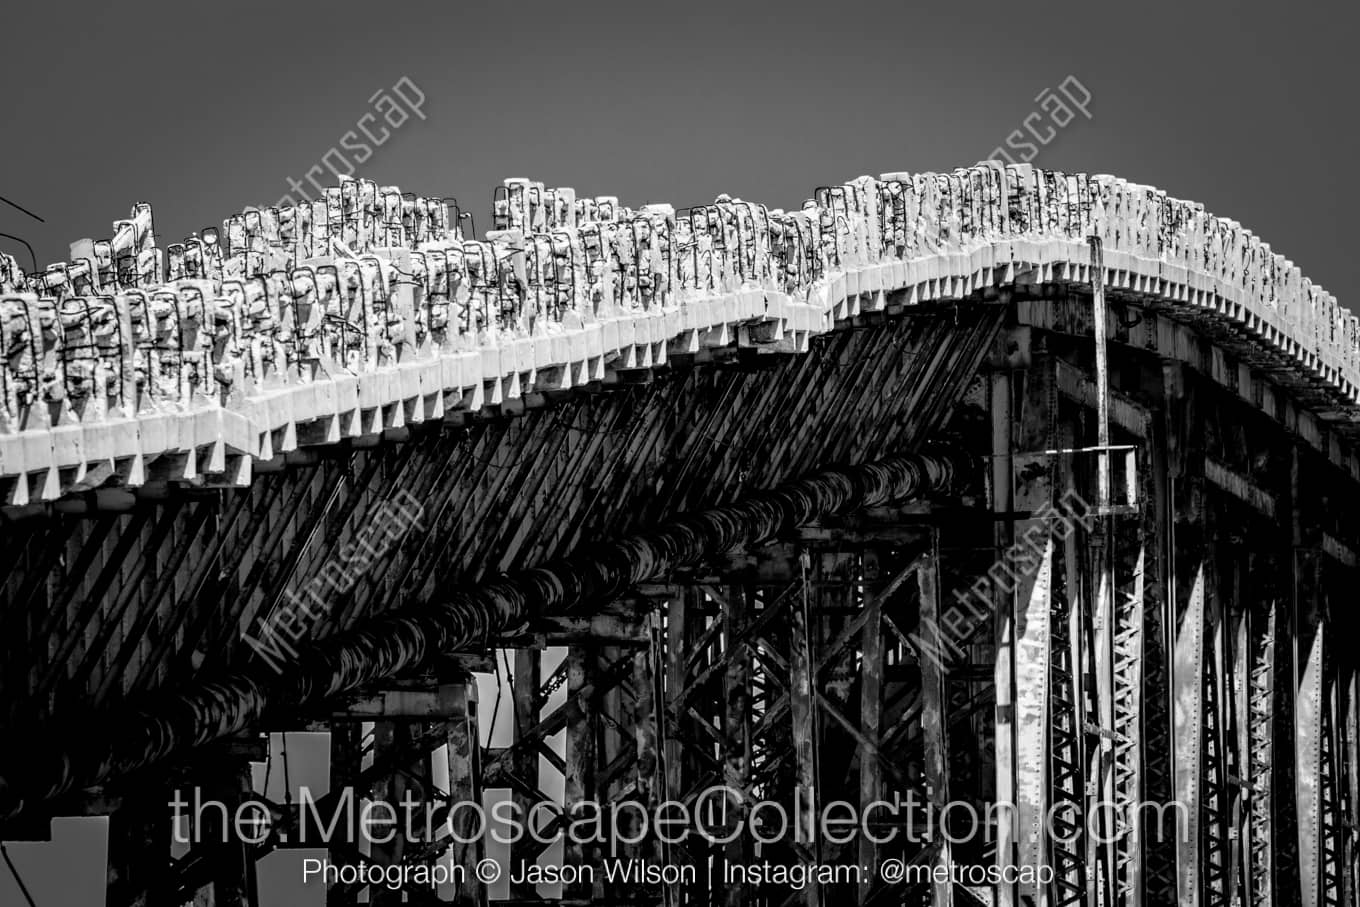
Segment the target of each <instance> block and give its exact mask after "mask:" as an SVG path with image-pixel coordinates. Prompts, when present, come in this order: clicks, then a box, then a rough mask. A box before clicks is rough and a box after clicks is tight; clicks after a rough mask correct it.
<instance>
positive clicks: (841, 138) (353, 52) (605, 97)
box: [0, 0, 1360, 302]
mask: <svg viewBox="0 0 1360 907" xmlns="http://www.w3.org/2000/svg"><path fill="white" fill-rule="evenodd" d="M1343 6H1344V5H1343V4H1341V3H1329V4H1318V5H1312V4H1309V3H1290V4H1279V3H1269V4H1267V3H1260V2H1236V3H1231V4H1227V3H1223V4H1220V3H1210V2H1200V0H1197V2H1193V3H1190V2H1180V3H1175V4H1165V5H1163V4H1160V3H1155V2H1140V3H1128V4H1120V5H1115V4H1110V3H1086V4H1076V3H1061V4H1059V3H1037V2H1036V3H1027V4H1019V3H1005V4H997V3H991V2H970V3H966V4H963V3H960V4H912V3H904V2H902V0H894V2H873V3H855V2H845V0H842V2H834V3H809V2H806V0H785V2H781V3H777V4H761V3H752V2H733V0H728V2H725V3H718V4H709V3H701V2H672V3H665V4H655V3H637V2H630V3H621V2H613V0H607V2H600V0H580V2H570V3H553V4H548V3H536V2H519V3H516V4H513V5H511V4H498V3H477V4H471V3H450V2H448V0H440V2H435V3H412V2H390V3H383V4H373V3H364V4H361V3H356V2H350V0H335V2H328V3H326V4H324V5H313V4H305V3H270V4H258V5H257V4H254V3H248V2H237V3H232V4H214V5H213V8H214V15H213V16H212V17H211V18H208V17H205V16H204V13H203V10H205V8H206V7H205V6H204V5H200V4H185V3H176V4H170V3H157V4H144V3H130V4H79V5H70V4H47V3H41V2H29V3H24V4H22V5H20V4H9V7H10V8H8V9H7V10H6V12H5V14H4V20H0V36H3V39H4V40H3V45H4V48H5V50H4V54H3V56H0V74H3V82H2V84H4V85H5V86H6V89H7V90H6V92H5V95H6V97H5V101H4V107H3V111H4V113H3V116H4V119H5V121H6V124H7V125H6V128H5V130H4V137H3V141H0V195H4V196H6V197H8V198H11V199H13V200H14V201H16V202H18V203H20V204H22V205H24V206H26V207H28V208H30V209H32V210H33V211H35V212H36V213H38V214H40V215H42V216H43V217H45V218H46V219H47V224H46V225H43V224H38V223H36V222H34V221H31V220H29V219H27V218H25V217H24V216H23V215H21V214H18V213H17V212H14V211H12V210H10V209H0V231H2V232H7V233H19V234H21V235H23V236H25V237H26V238H28V239H29V241H30V242H31V243H33V245H34V246H35V247H36V248H37V250H38V256H39V259H40V261H41V262H42V263H44V264H45V263H46V262H47V261H49V260H52V259H57V258H64V257H65V256H66V254H67V244H68V243H69V242H70V241H71V240H72V239H76V238H79V237H82V236H90V237H94V238H101V237H104V236H107V235H108V234H109V232H110V222H111V221H112V220H113V219H114V218H117V217H123V216H126V214H127V210H128V207H129V205H130V203H132V202H133V201H136V200H140V199H145V200H147V201H150V202H152V204H153V205H154V206H155V210H156V216H157V227H158V232H159V233H160V235H161V241H162V244H164V243H168V242H172V241H174V240H177V239H179V238H182V237H183V236H184V235H185V234H186V233H187V232H188V231H190V230H192V229H196V228H198V227H200V226H203V225H206V224H214V223H216V224H220V222H221V220H222V218H223V217H224V216H226V215H227V214H229V213H231V212H234V211H239V210H240V209H241V208H242V207H243V206H244V205H246V204H248V203H265V202H272V201H273V200H275V199H277V198H279V197H280V196H281V195H282V194H283V193H284V192H286V191H288V184H287V182H286V180H287V178H288V177H289V176H290V175H291V176H296V177H302V176H303V174H304V173H305V172H306V171H307V169H308V168H309V167H311V166H313V165H315V164H317V163H318V162H319V160H320V158H321V156H322V155H323V154H325V152H326V151H327V150H328V149H330V148H332V147H333V146H335V145H336V144H337V142H338V140H339V139H340V137H341V136H342V135H343V134H344V133H345V132H346V131H348V130H351V129H353V128H354V126H355V123H356V121H357V120H358V119H359V118H360V117H361V116H363V115H364V113H365V112H366V111H368V110H370V109H371V108H370V104H369V98H370V96H372V95H373V93H374V92H376V91H379V90H381V89H386V88H388V87H389V86H391V85H392V84H393V83H395V82H396V81H397V80H398V79H400V78H401V77H402V76H409V77H410V78H411V80H412V81H413V82H415V84H417V85H418V86H420V88H421V89H422V90H423V91H424V93H425V95H426V102H425V104H424V113H425V114H426V117H427V118H426V119H425V120H423V121H421V120H418V119H412V120H411V121H410V122H408V123H406V124H405V125H404V126H402V127H401V128H400V129H399V130H397V131H396V132H395V134H394V135H393V137H392V138H391V139H390V140H389V141H387V142H386V143H385V144H384V145H383V146H382V147H381V148H379V149H377V151H376V153H375V154H374V155H373V157H372V158H371V159H369V160H368V161H366V162H365V163H364V164H363V165H362V166H361V167H360V170H359V172H360V174H361V175H363V176H368V177H371V178H373V179H376V180H378V181H379V182H381V183H398V184H400V185H401V186H402V188H404V189H409V190H412V191H416V192H420V193H422V194H449V195H456V196H458V197H459V198H460V199H461V200H462V201H463V202H464V206H465V207H469V208H471V209H472V210H473V211H474V212H475V213H476V215H477V217H478V227H479V228H480V229H485V227H486V224H487V221H488V217H487V214H486V211H487V208H488V205H489V201H490V192H491V188H492V186H493V185H495V184H498V183H499V182H500V180H501V179H503V178H504V177H507V176H532V177H534V178H538V179H542V180H545V181H546V182H547V183H548V184H549V185H553V184H557V185H570V186H575V187H576V188H577V189H578V191H582V192H588V193H591V194H597V193H610V194H617V195H619V196H620V197H621V198H623V200H624V201H625V202H630V203H640V202H644V201H647V200H655V201H670V202H673V203H675V204H677V205H684V204H693V203H697V202H702V201H709V200H711V199H712V198H713V196H714V195H715V194H717V193H719V192H730V193H732V194H736V195H741V196H742V197H745V198H749V199H754V200H758V201H763V202H766V203H768V204H770V205H772V206H774V205H781V206H785V207H787V206H789V205H792V204H797V203H799V202H801V201H802V199H803V198H805V197H806V196H808V195H809V194H810V192H811V190H812V189H813V187H815V186H817V185H819V184H822V183H828V182H839V181H842V180H844V179H847V178H850V177H853V176H856V175H858V174H860V173H873V174H877V173H880V172H883V171H886V170H893V169H904V170H927V169H949V168H952V167H954V166H958V165H965V164H971V163H973V162H975V161H976V160H978V159H979V158H980V157H982V156H985V155H986V154H987V153H988V152H990V151H991V149H993V148H995V147H996V146H997V145H998V144H1000V143H1001V142H1002V141H1004V139H1005V136H1006V135H1007V133H1009V132H1010V131H1011V130H1013V129H1016V128H1019V127H1020V125H1021V122H1022V120H1023V119H1024V117H1025V116H1026V115H1027V114H1029V113H1030V112H1031V111H1033V110H1034V109H1035V108H1036V104H1035V100H1034V99H1035V96H1036V95H1038V94H1039V92H1041V91H1043V90H1044V89H1046V88H1049V87H1051V86H1054V85H1056V84H1057V83H1058V82H1060V81H1061V80H1062V79H1063V78H1064V77H1066V76H1068V75H1075V76H1077V77H1078V78H1079V79H1080V80H1081V82H1082V83H1083V84H1084V85H1086V86H1087V87H1088V88H1089V89H1090V91H1091V92H1092V94H1093V96H1094V97H1093V100H1092V103H1091V105H1090V110H1091V113H1092V118H1091V119H1090V120H1089V121H1088V120H1085V119H1082V118H1078V119H1077V121H1076V122H1074V123H1073V124H1071V125H1070V126H1069V127H1068V128H1067V129H1066V130H1064V131H1063V132H1061V133H1060V134H1059V136H1058V137H1057V138H1056V139H1055V140H1054V141H1053V142H1052V143H1051V144H1049V145H1048V146H1047V147H1045V148H1043V149H1042V150H1041V151H1040V153H1039V156H1038V158H1037V159H1036V160H1035V163H1036V164H1039V165H1043V166H1051V167H1057V168H1064V169H1072V170H1087V171H1090V172H1104V173H1114V174H1117V175H1120V176H1123V177H1126V178H1128V179H1131V180H1136V181H1138V182H1143V183H1150V184H1153V185H1156V186H1159V187H1161V188H1163V189H1166V190H1167V191H1168V192H1171V193H1173V194H1175V195H1178V196H1180V197H1183V198H1193V199H1195V200H1197V201H1201V202H1204V203H1205V204H1206V205H1207V206H1208V207H1209V208H1210V209H1211V210H1212V211H1214V212H1216V213H1219V214H1223V215H1225V216H1229V217H1233V218H1236V219H1237V220H1239V221H1241V222H1242V223H1243V224H1245V225H1246V226H1247V227H1249V228H1250V229H1252V230H1253V231H1255V232H1256V233H1258V234H1259V235H1261V236H1262V237H1263V238H1264V239H1266V240H1267V241H1268V242H1270V243H1271V244H1272V246H1273V247H1274V248H1275V249H1276V250H1278V251H1281V252H1283V253H1284V254H1286V255H1288V256H1290V257H1291V258H1292V259H1293V260H1294V261H1295V262H1296V263H1297V264H1299V265H1300V267H1302V268H1303V270H1304V272H1305V273H1306V274H1307V275H1309V276H1310V277H1312V278H1313V279H1314V280H1315V281H1317V282H1320V283H1322V284H1323V285H1324V286H1327V287H1331V288H1334V289H1339V288H1342V287H1344V285H1345V284H1347V283H1349V282H1353V281H1354V278H1356V277H1357V276H1360V274H1357V265H1356V260H1355V259H1356V257H1355V255H1354V253H1353V251H1352V249H1351V243H1352V242H1353V240H1354V237H1353V235H1352V234H1351V232H1350V231H1349V230H1348V229H1345V227H1346V226H1347V225H1348V223H1349V222H1348V221H1347V220H1346V219H1344V218H1343V217H1342V211H1343V210H1350V211H1353V210H1355V208H1356V203H1357V200H1358V198H1357V191H1358V190H1357V182H1356V180H1355V179H1354V178H1353V177H1352V175H1351V174H1352V167H1351V162H1352V161H1353V159H1354V157H1355V152H1356V149H1355V145H1354V142H1353V140H1352V133H1353V132H1354V130H1353V128H1352V124H1351V123H1350V120H1351V119H1352V114H1351V113H1350V111H1352V110H1353V109H1354V102H1353V98H1354V94H1353V92H1354V90H1355V84H1356V79H1355V74H1354V65H1353V61H1354V49H1353V48H1354V42H1355V39H1356V28H1355V24H1354V23H1355V21H1356V14H1355V13H1354V11H1353V6H1351V8H1350V9H1348V10H1347V11H1346V12H1345V13H1344V14H1343V13H1342V10H1343ZM1342 15H1344V16H1345V17H1346V21H1342V20H1341V18H1340V17H1341V16H1342ZM19 124H22V126H23V127H24V130H23V132H22V133H21V132H20V131H19V130H18V128H17V127H18V125H19ZM1339 228H1340V229H1339ZM0 242H5V243H8V241H3V240H0ZM11 247H12V244H7V245H4V246H0V248H11ZM1348 276H1349V280H1348ZM1341 298H1342V301H1343V302H1344V301H1345V299H1346V296H1345V294H1344V293H1343V294H1341Z"/></svg>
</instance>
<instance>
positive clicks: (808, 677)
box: [789, 552, 822, 907]
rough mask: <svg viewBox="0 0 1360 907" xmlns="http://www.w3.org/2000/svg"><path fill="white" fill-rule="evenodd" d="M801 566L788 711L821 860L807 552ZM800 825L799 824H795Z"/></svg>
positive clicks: (810, 891) (808, 835) (808, 832)
mask: <svg viewBox="0 0 1360 907" xmlns="http://www.w3.org/2000/svg"><path fill="white" fill-rule="evenodd" d="M800 566H801V567H802V579H803V583H802V587H803V588H802V595H801V599H800V600H799V601H797V602H795V603H794V606H793V608H792V609H791V613H792V621H791V630H790V636H789V674H790V684H789V700H790V703H789V710H790V713H791V717H792V719H793V746H794V757H795V760H796V764H797V779H798V780H797V782H796V784H797V787H796V790H795V792H794V797H795V804H794V808H795V810H799V811H800V812H799V813H798V819H799V821H800V822H802V823H805V824H804V825H803V826H802V834H803V835H804V840H811V841H813V842H814V843H813V847H812V851H813V854H814V858H816V859H818V860H819V861H820V857H821V846H820V843H819V842H820V834H821V830H820V829H817V828H815V827H814V826H815V823H816V814H817V804H818V802H819V797H818V793H817V788H818V784H819V782H820V779H819V778H818V772H817V739H818V735H817V711H816V710H817V678H816V676H815V674H816V670H817V655H816V652H815V651H814V649H813V633H814V632H815V630H814V627H816V626H817V625H816V623H814V620H815V617H814V615H813V612H812V594H813V593H812V576H811V575H810V574H811V568H812V563H811V558H810V557H809V555H808V554H807V552H803V553H802V554H801V555H800ZM793 824H795V825H796V824H797V823H793ZM804 902H805V903H806V904H807V905H808V907H820V904H821V903H822V891H821V886H820V885H818V884H816V883H809V884H808V886H807V888H806V889H804Z"/></svg>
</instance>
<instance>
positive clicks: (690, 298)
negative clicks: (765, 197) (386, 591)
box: [0, 165, 1360, 507]
mask: <svg viewBox="0 0 1360 907" xmlns="http://www.w3.org/2000/svg"><path fill="white" fill-rule="evenodd" d="M497 205H498V207H497V214H496V217H497V226H498V227H500V228H504V229H498V230H496V231H493V232H492V233H491V234H489V238H488V239H487V240H485V241H480V240H475V239H473V238H471V237H466V236H464V235H463V232H462V225H463V222H464V220H465V219H464V218H462V217H460V216H459V214H458V212H457V209H456V208H454V207H451V206H450V205H449V204H448V203H447V202H446V201H444V200H438V199H425V198H422V197H415V196H411V195H409V194H408V195H405V196H403V195H401V194H400V193H399V192H398V191H397V190H396V189H391V188H384V189H381V190H380V189H379V188H378V187H377V186H375V185H373V184H372V183H368V182H365V181H352V180H351V181H348V182H346V183H344V184H343V185H342V186H340V187H337V188H335V189H334V190H332V191H331V192H330V193H329V194H328V196H327V198H326V200H325V201H324V202H317V203H316V204H314V205H312V206H310V207H301V208H297V209H293V208H288V209H283V210H278V209H270V210H268V211H257V210H253V209H252V210H248V211H247V212H245V213H244V214H241V215H235V216H233V217H231V218H229V219H228V220H227V221H225V222H224V224H223V228H222V229H221V230H220V231H218V230H215V229H205V230H204V231H203V233H202V234H200V235H198V236H195V237H190V238H189V239H188V240H186V241H185V242H184V243H179V244H175V245H172V246H170V247H169V248H167V249H166V250H161V249H159V248H157V246H156V245H155V242H156V237H155V234H154V229H153V224H152V220H151V212H150V209H149V207H148V206H144V205H139V206H137V207H136V208H135V209H134V210H133V212H132V216H131V218H130V219H128V220H126V221H119V222H117V224H116V225H115V227H116V234H115V236H114V237H113V238H112V239H110V240H108V241H104V242H100V243H94V242H90V241H82V242H81V243H77V244H74V245H73V246H72V253H73V256H76V255H77V253H79V257H76V258H75V260H74V261H72V262H63V263H59V264H56V265H52V266H50V267H49V268H48V269H47V270H46V272H44V273H43V274H41V275H27V276H25V275H23V274H22V272H20V271H19V270H18V268H17V266H15V264H14V263H13V261H12V260H10V261H9V262H8V266H7V267H6V268H5V269H4V270H0V292H2V293H3V294H4V295H3V297H0V318H2V319H3V325H4V342H5V348H6V350H7V360H6V364H5V367H4V368H3V370H0V377H2V378H3V381H4V391H5V393H4V401H3V411H0V476H2V477H4V479H5V480H6V481H5V485H4V495H5V497H4V500H5V503H6V505H7V506H9V507H23V506H25V505H29V504H35V503H42V502H48V501H54V500H58V499H60V498H62V497H63V496H66V495H71V494H73V493H81V492H86V491H90V492H93V494H92V495H89V496H88V501H87V504H89V503H93V504H94V506H111V507H116V506H118V504H117V502H119V501H121V502H123V504H124V506H125V505H126V503H127V501H128V495H127V493H128V491H129V490H131V489H136V488H139V487H142V486H144V485H147V484H152V485H157V484H162V483H164V482H168V481H173V482H177V483H180V482H182V483H188V484H193V485H199V486H202V485H205V484H206V485H209V486H212V485H227V486H231V485H238V486H239V485H245V484H248V483H249V482H250V481H251V477H252V475H253V473H254V472H255V471H256V470H259V469H269V468H276V467H277V466H278V465H279V464H280V463H281V462H282V461H284V460H285V459H286V458H287V456H288V455H289V454H291V453H293V452H295V451H297V450H299V449H306V448H310V447H316V446H323V445H327V444H336V443H339V442H340V441H341V440H343V439H351V438H359V439H362V438H373V437H376V436H379V435H381V434H383V433H384V432H388V433H392V432H400V431H402V430H403V429H405V428H406V427H408V426H410V425H414V424H420V423H423V422H427V421H435V422H438V421H443V422H452V423H454V424H460V423H461V422H462V421H463V420H465V419H467V418H468V417H469V416H471V415H472V414H476V413H480V412H482V411H483V410H484V409H485V408H492V409H500V408H503V409H505V410H506V411H509V412H514V411H515V410H516V409H517V408H518V407H522V406H525V405H533V403H534V402H535V401H536V400H540V399H542V395H544V394H547V393H558V392H564V391H569V390H572V389H575V388H581V387H589V386H592V385H598V384H599V383H610V382H618V381H621V380H629V376H630V375H634V376H635V375H637V374H638V373H640V372H644V371H645V370H647V369H650V368H652V367H655V366H658V365H663V364H664V363H665V362H666V361H667V359H668V357H670V356H673V355H700V356H703V355H707V354H708V353H709V352H710V351H712V350H721V349H724V348H728V347H738V348H746V349H753V350H756V351H759V352H765V353H774V352H779V353H802V352H806V350H807V349H808V341H809V338H810V337H812V336H816V335H818V334H821V333H824V332H827V331H829V330H832V329H833V328H834V326H835V324H836V323H837V322H838V321H843V320H845V319H846V318H847V317H849V316H853V315H855V314H858V313H860V312H862V311H863V312H872V311H879V310H883V309H885V308H887V307H889V306H891V307H893V308H896V307H897V306H913V305H919V304H922V303H925V302H929V301H931V300H937V299H958V298H966V297H968V296H970V295H973V294H975V293H978V292H985V293H997V294H999V293H1003V292H1007V291H1013V290H1015V289H1017V288H1023V287H1025V286H1027V285H1034V284H1046V283H1052V282H1054V281H1056V282H1060V283H1067V284H1073V285H1079V286H1082V285H1086V286H1089V284H1090V282H1091V275H1090V273H1089V272H1090V266H1091V253H1090V248H1089V246H1088V243H1087V237H1090V236H1095V237H1098V238H1100V240H1101V241H1102V244H1103V254H1104V268H1105V274H1104V282H1105V285H1106V286H1108V287H1109V288H1110V289H1111V290H1112V291H1114V292H1118V291H1127V292H1128V293H1130V294H1136V295H1138V296H1140V297H1143V298H1146V299H1149V300H1154V301H1157V302H1160V303H1162V304H1163V305H1165V306H1166V307H1167V309H1168V310H1169V311H1171V312H1172V313H1174V315H1175V317H1177V318H1179V319H1182V320H1185V321H1187V322H1190V323H1192V324H1194V325H1195V326H1196V329H1197V330H1200V331H1202V332H1203V331H1211V332H1214V333H1215V335H1216V336H1223V337H1227V338H1229V339H1230V341H1233V342H1232V343H1231V344H1230V346H1231V348H1233V349H1236V350H1239V351H1243V352H1245V353H1247V354H1248V355H1247V358H1246V361H1247V362H1249V363H1250V364H1252V365H1253V366H1254V367H1256V368H1257V369H1258V370H1262V371H1265V372H1267V373H1269V374H1270V375H1271V376H1272V379H1273V380H1275V381H1278V382H1281V383H1283V384H1285V385H1286V386H1287V387H1288V388H1289V390H1290V392H1291V396H1294V397H1296V398H1297V400H1298V402H1299V403H1300V404H1302V406H1303V408H1304V409H1306V410H1308V411H1310V412H1311V413H1312V415H1313V416H1314V417H1315V418H1316V419H1318V420H1320V421H1321V422H1323V423H1329V424H1331V425H1333V426H1334V428H1335V430H1336V431H1337V432H1338V433H1339V434H1340V435H1341V436H1344V437H1349V436H1350V435H1351V428H1350V423H1353V422H1354V421H1356V419H1357V418H1360V415H1358V413H1360V411H1358V410H1357V406H1358V405H1360V397H1358V396H1357V393H1358V391H1357V388H1358V387H1360V327H1358V325H1357V321H1356V319H1355V318H1354V316H1352V315H1350V313H1349V312H1347V311H1346V310H1345V309H1343V308H1342V307H1341V306H1339V305H1338V304H1337V302H1336V300H1335V299H1334V298H1333V297H1332V296H1331V295H1329V294H1328V293H1326V292H1324V291H1323V290H1321V289H1320V288H1318V287H1315V286H1313V285H1312V283H1311V282H1310V281H1308V280H1307V278H1305V277H1303V275H1302V274H1301V273H1300V272H1299V271H1298V269H1297V268H1296V267H1294V266H1293V264H1292V263H1291V262H1289V261H1288V260H1287V259H1285V258H1283V257H1282V256H1280V255H1277V254H1275V253H1273V252H1272V251H1271V249H1270V247H1269V246H1268V245H1267V244H1265V243H1263V242H1261V241H1260V240H1259V239H1258V238H1257V237H1255V236H1254V235H1253V234H1252V233H1251V232H1250V231H1248V230H1245V229H1243V228H1242V227H1240V226H1239V225H1238V224H1237V223H1235V222H1233V221H1229V220H1224V219H1222V218H1218V217H1214V216H1212V215H1210V214H1207V213H1206V212H1204V211H1203V209H1202V208H1201V207H1200V206H1197V205H1194V204H1193V203H1189V202H1182V201H1178V200H1175V199H1170V198H1167V197H1166V195H1165V194H1164V193H1160V192H1157V191H1156V190H1154V189H1151V188H1149V187H1145V186H1137V185H1132V184H1129V183H1126V182H1125V181H1123V180H1118V179H1114V178H1112V177H1088V176H1086V175H1084V174H1077V175H1070V174H1061V173H1054V172H1046V171H1040V170H1035V169H1032V168H1030V167H1029V166H1027V165H1025V166H1020V167H1016V166H1005V167H1002V166H1000V165H980V166H976V167H973V168H970V169H966V170H958V171H955V172H953V173H950V174H885V175H883V176H882V177H881V178H879V179H872V178H869V177H861V178H859V179H857V180H854V181H852V182H850V183H846V184H844V185H841V186H835V187H825V188H823V189H820V190H818V192H817V198H816V199H813V200H810V201H809V202H808V203H807V204H805V206H804V207H803V208H802V209H801V210H798V211H793V212H784V211H781V210H778V209H776V210H774V211H771V210H769V209H767V208H766V207H765V206H763V205H759V204H756V203H749V202H743V201H741V200H732V199H728V198H726V197H723V198H720V199H719V200H718V201H716V202H715V203H714V204H713V205H709V206H700V207H696V208H692V209H688V210H683V211H680V212H677V211H676V210H675V209H674V208H672V207H671V206H668V205H649V206H646V207H644V208H643V209H641V210H638V211H633V210H630V209H627V208H625V207H622V206H620V205H619V204H618V202H617V200H616V199H613V198H607V197H606V198H597V199H577V198H576V197H575V193H574V192H573V191H572V190H570V189H546V190H545V189H544V188H543V187H542V186H541V184H536V183H532V182H530V181H527V180H508V181H507V185H506V190H505V192H504V194H502V195H501V196H499V198H498V201H497ZM167 272H168V275H169V278H170V279H169V280H168V281H164V280H162V275H163V274H166V273H167ZM1306 433H1307V434H1310V435H1311V436H1314V437H1316V436H1317V432H1316V431H1307V432H1306ZM101 502H102V503H101Z"/></svg>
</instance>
